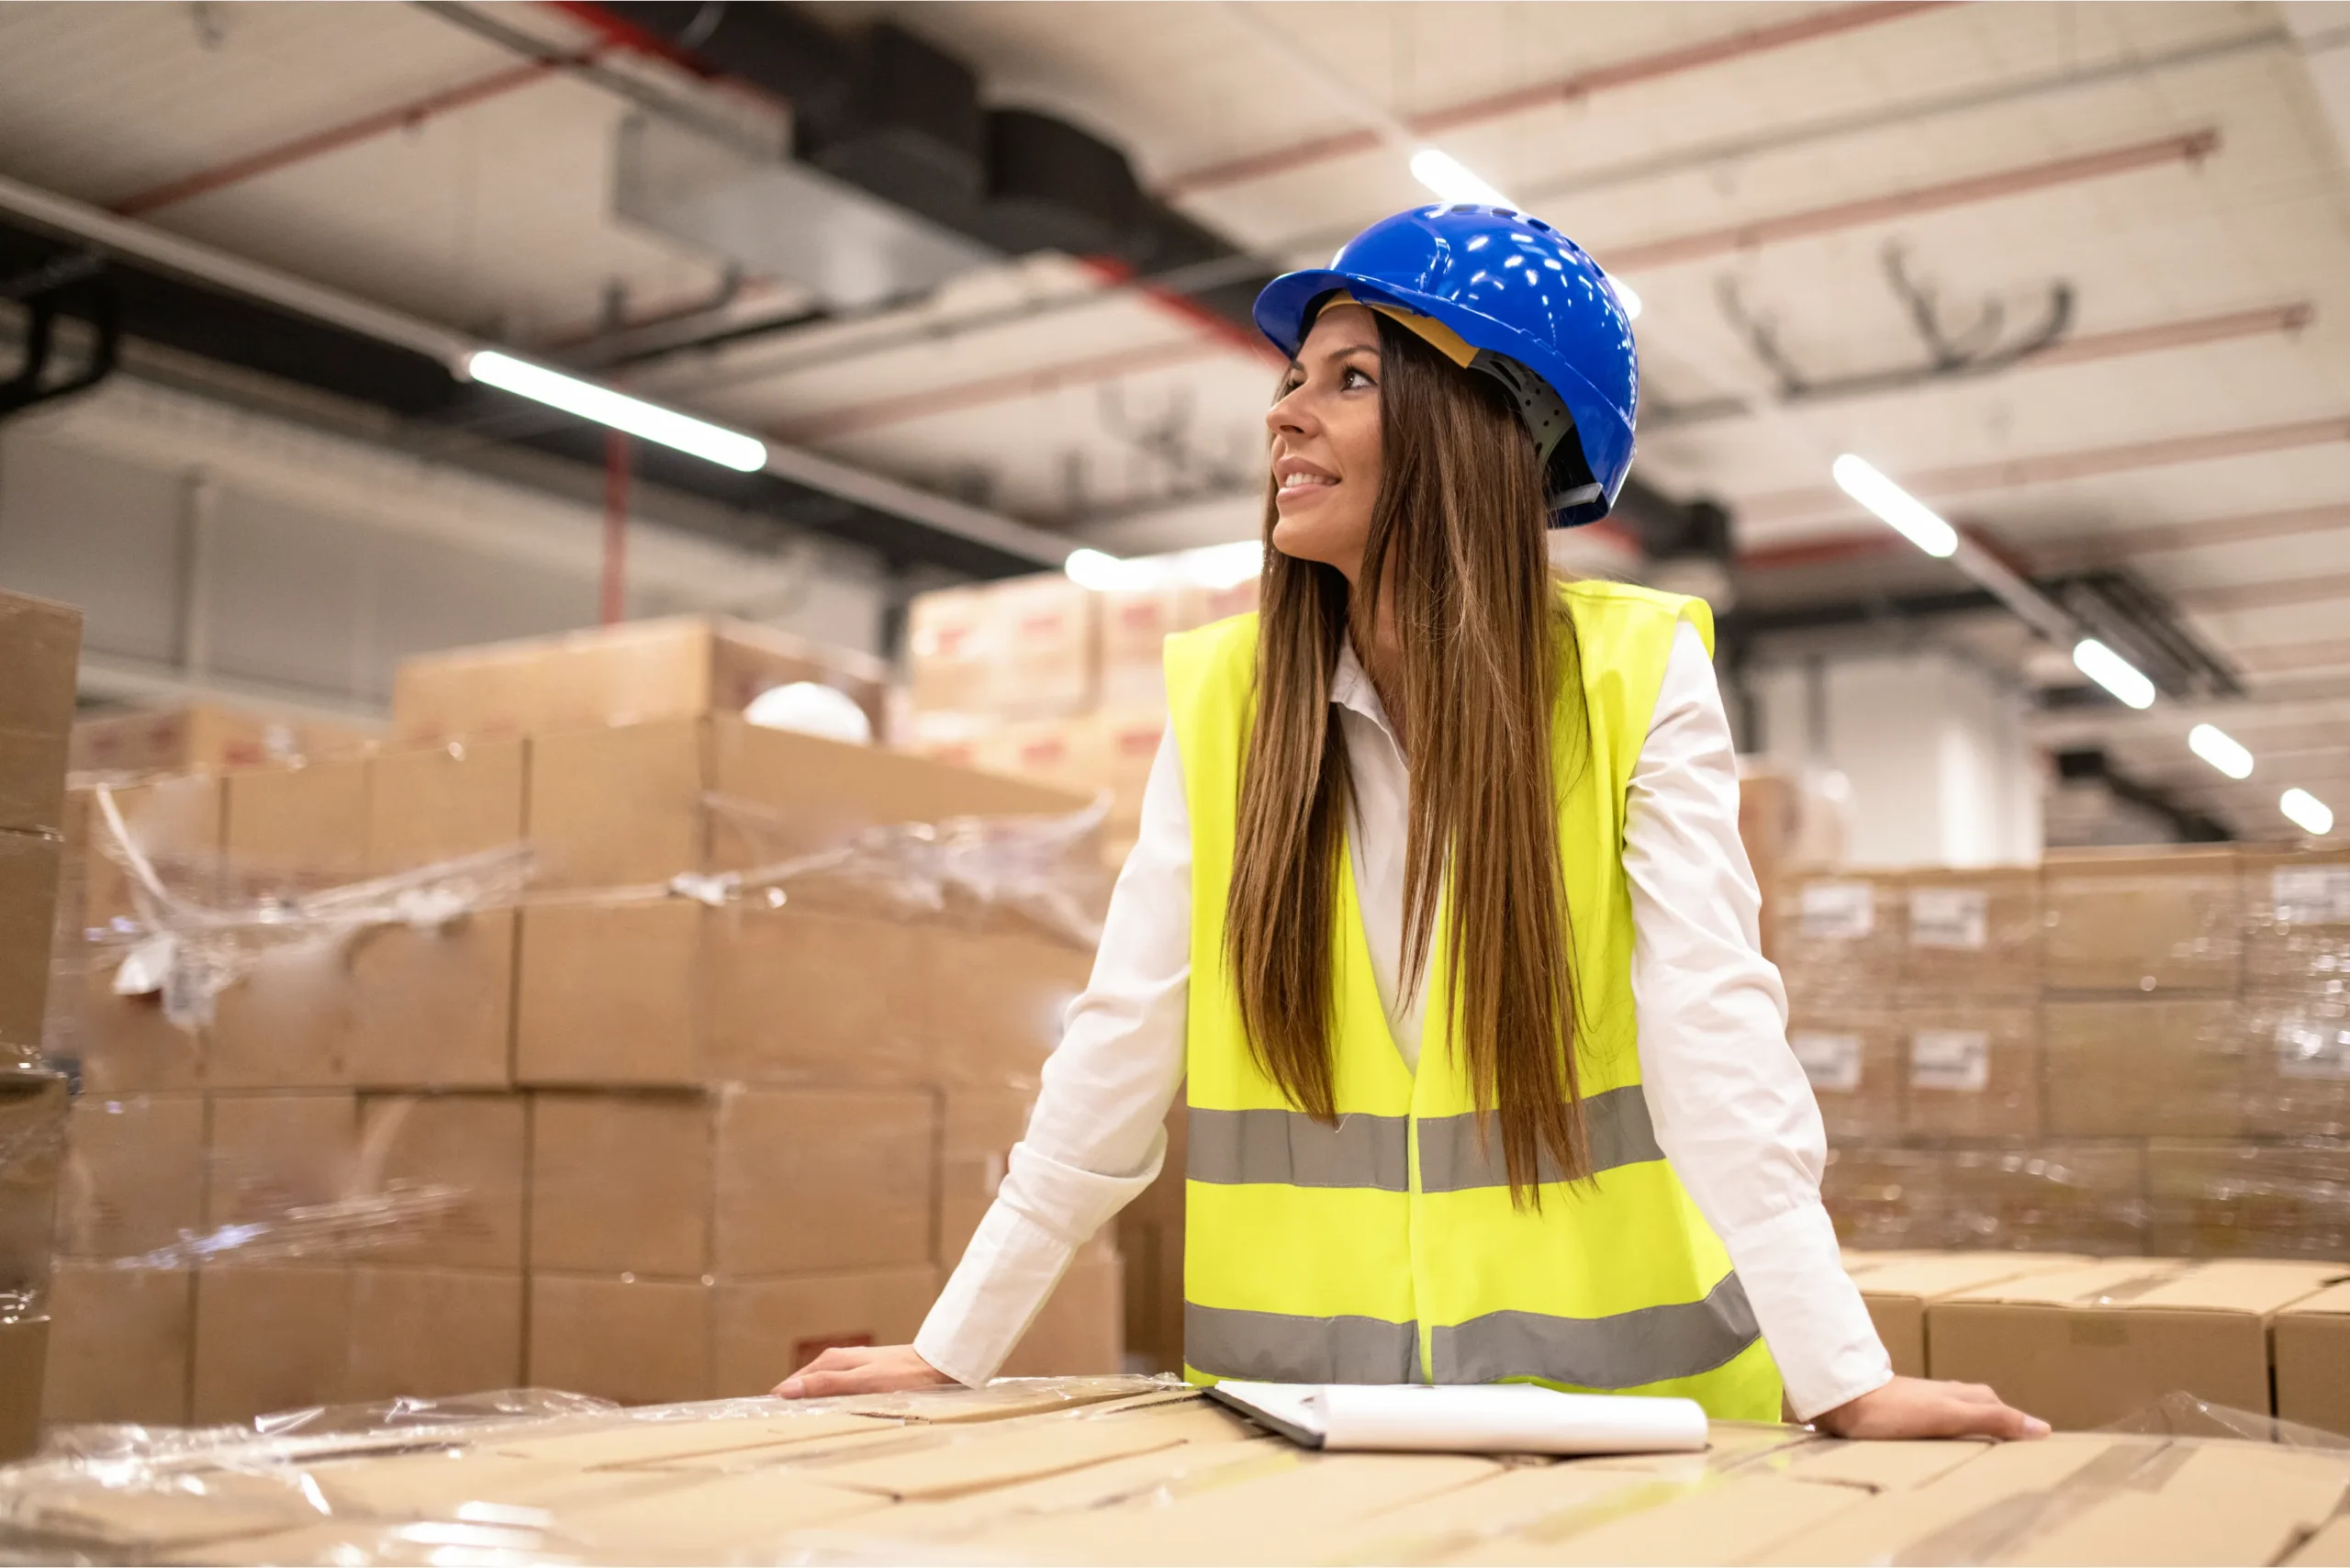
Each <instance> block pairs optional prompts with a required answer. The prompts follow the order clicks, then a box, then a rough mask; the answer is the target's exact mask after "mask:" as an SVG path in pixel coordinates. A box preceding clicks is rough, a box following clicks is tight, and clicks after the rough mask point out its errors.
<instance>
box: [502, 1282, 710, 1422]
mask: <svg viewBox="0 0 2350 1568" xmlns="http://www.w3.org/2000/svg"><path fill="white" fill-rule="evenodd" d="M716 1288H717V1287H716V1286H715V1285H714V1284H711V1283H709V1282H705V1281H702V1280H699V1279H692V1280H664V1279H655V1278H653V1277H651V1276H649V1275H643V1274H559V1273H551V1272H548V1273H542V1272H533V1273H532V1275H531V1285H530V1303H531V1318H530V1329H529V1332H528V1333H527V1335H526V1336H525V1337H524V1339H523V1344H524V1346H525V1357H526V1364H527V1369H528V1370H527V1372H526V1373H525V1376H524V1381H525V1382H526V1383H528V1384H529V1385H530V1386H531V1387H532V1388H562V1389H568V1390H570V1391H571V1392H573V1393H575V1394H593V1395H595V1396H596V1397H597V1398H599V1399H610V1400H614V1401H617V1402H618V1403H620V1404H622V1405H662V1404H668V1403H672V1402H675V1401H680V1400H689V1399H708V1398H710V1397H711V1395H712V1394H714V1393H715V1392H716V1391H715V1389H714V1387H713V1385H712V1381H711V1322H710V1296H711V1292H712V1291H713V1290H715V1289H716Z"/></svg>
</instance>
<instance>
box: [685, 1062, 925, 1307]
mask: <svg viewBox="0 0 2350 1568" xmlns="http://www.w3.org/2000/svg"><path fill="white" fill-rule="evenodd" d="M937 1151H938V1103H937V1098H936V1096H935V1095H934V1094H932V1093H931V1092H928V1091H923V1090H915V1091H890V1090H821V1089H810V1090H766V1089H756V1088H746V1087H742V1086H736V1087H733V1088H729V1089H727V1090H725V1091H724V1092H722V1094H721V1095H720V1096H719V1099H718V1175H717V1205H718V1206H717V1212H716V1219H715V1223H714V1225H713V1226H712V1235H713V1237H714V1241H715V1258H716V1263H717V1267H718V1269H719V1271H721V1272H722V1273H726V1274H732V1275H737V1276H743V1275H756V1274H778V1273H800V1272H818V1271H842V1270H850V1269H867V1268H882V1267H887V1266H890V1265H892V1264H900V1263H927V1262H929V1261H930V1260H931V1257H932V1251H933V1239H932V1232H931V1204H932V1200H933V1194H934V1192H935V1191H936V1184H937V1170H938V1165H937Z"/></svg>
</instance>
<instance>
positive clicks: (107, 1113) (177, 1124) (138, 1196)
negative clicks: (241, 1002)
mask: <svg viewBox="0 0 2350 1568" xmlns="http://www.w3.org/2000/svg"><path fill="white" fill-rule="evenodd" d="M204 1118H205V1110H204V1100H203V1098H202V1096H200V1095H196V1094H136V1095H122V1096H112V1095H101V1094H95V1093H91V1092H84V1093H83V1094H82V1096H81V1097H80V1098H78V1099H76V1100H75V1101H74V1102H73V1119H72V1122H71V1125H70V1126H71V1130H70V1131H69V1133H68V1135H67V1144H66V1160H65V1179H64V1185H63V1188H62V1191H61V1193H60V1194H59V1202H58V1238H57V1245H58V1250H59V1251H60V1252H62V1253H66V1254H68V1255H71V1256H73V1257H80V1258H129V1257H136V1256H139V1255H140V1254H144V1253H149V1252H154V1251H157V1250H159V1249H164V1248H169V1247H171V1246H173V1244H175V1243H176V1242H177V1241H178V1240H179V1239H180V1237H181V1236H182V1234H183V1233H185V1234H191V1235H192V1234H195V1233H196V1232H197V1231H198V1230H199V1229H201V1227H202V1226H203V1223H204V1203H205V1180H204V1166H205V1159H204V1132H205V1119H204Z"/></svg>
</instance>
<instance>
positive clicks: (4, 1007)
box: [0, 829, 62, 1056]
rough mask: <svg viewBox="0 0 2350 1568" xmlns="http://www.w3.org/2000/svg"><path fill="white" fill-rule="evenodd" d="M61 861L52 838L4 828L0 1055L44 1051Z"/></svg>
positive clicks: (0, 851) (0, 837)
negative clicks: (42, 1038)
mask: <svg viewBox="0 0 2350 1568" xmlns="http://www.w3.org/2000/svg"><path fill="white" fill-rule="evenodd" d="M61 861H62V845H61V844H60V842H59V841H58V840H57V839H56V838H54V837H51V836H50V835H48V834H33V833H17V832H13V831H10V830H7V829H0V1055H6V1056H16V1055H20V1054H27V1053H30V1052H33V1051H37V1050H38V1049H39V1047H40V1043H41V1020H42V1018H43V1017H44V1016H45V1015H46V1014H47V1013H48V1010H49V966H50V945H51V938H52V935H53V934H54V933H55V931H56V928H57V876H58V868H59V866H60V864H61ZM5 1047H16V1049H15V1050H14V1051H9V1050H6V1049H5Z"/></svg>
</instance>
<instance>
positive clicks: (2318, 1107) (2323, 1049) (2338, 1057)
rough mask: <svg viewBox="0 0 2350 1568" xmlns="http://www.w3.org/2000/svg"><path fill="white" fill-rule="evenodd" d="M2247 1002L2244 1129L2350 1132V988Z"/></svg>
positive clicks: (2274, 1133) (2253, 997) (2286, 1133)
mask: <svg viewBox="0 0 2350 1568" xmlns="http://www.w3.org/2000/svg"><path fill="white" fill-rule="evenodd" d="M2241 1007H2242V1014H2241V1018H2242V1024H2243V1029H2244V1088H2243V1094H2244V1130H2245V1131H2247V1132H2249V1133H2251V1134H2253V1135H2254V1136H2255V1137H2297V1138H2308V1137H2350V987H2345V988H2344V990H2343V991H2341V992H2340V993H2339V994H2336V995H2319V994H2314V993H2304V994H2302V995H2299V996H2291V995H2283V994H2279V993H2277V992H2249V993H2247V994H2246V995H2245V997H2244V1002H2242V1003H2241Z"/></svg>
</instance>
